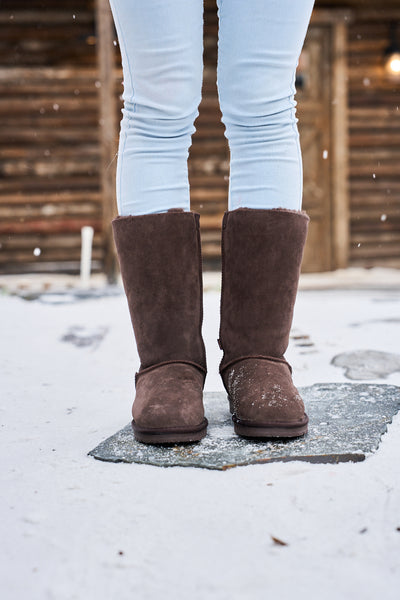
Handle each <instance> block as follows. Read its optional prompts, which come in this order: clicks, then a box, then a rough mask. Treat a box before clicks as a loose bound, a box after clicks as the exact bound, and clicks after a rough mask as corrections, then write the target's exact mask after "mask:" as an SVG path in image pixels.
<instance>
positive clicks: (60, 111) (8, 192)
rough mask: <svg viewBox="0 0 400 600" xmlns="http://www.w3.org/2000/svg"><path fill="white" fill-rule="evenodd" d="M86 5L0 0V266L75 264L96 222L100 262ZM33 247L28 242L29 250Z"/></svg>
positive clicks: (60, 267)
mask: <svg viewBox="0 0 400 600" xmlns="http://www.w3.org/2000/svg"><path fill="white" fill-rule="evenodd" d="M94 36H95V23H94V7H93V3H92V2H89V1H79V2H78V1H77V0H72V1H71V0H41V1H40V2H39V1H37V0H33V1H31V2H29V3H28V2H26V1H22V0H6V1H3V2H2V3H1V5H0V271H1V272H3V273H4V272H14V273H15V272H21V271H55V270H56V271H66V272H76V271H78V270H79V260H80V230H81V227H82V226H83V225H92V226H93V227H94V228H95V236H94V247H93V269H94V270H100V269H101V268H102V258H103V240H102V233H101V213H102V204H101V195H100V179H99V157H100V147H99V127H98V108H99V101H98V96H99V85H100V83H99V81H98V67H97V62H96V48H95V45H94V43H95V37H94ZM35 249H36V250H35Z"/></svg>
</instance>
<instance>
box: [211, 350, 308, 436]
mask: <svg viewBox="0 0 400 600" xmlns="http://www.w3.org/2000/svg"><path fill="white" fill-rule="evenodd" d="M223 380H224V384H225V387H226V389H227V391H228V394H229V399H230V405H231V412H232V413H233V418H234V421H236V422H240V423H243V424H246V425H248V426H249V427H257V428H260V427H261V428H262V427H264V428H265V430H266V435H268V430H269V429H270V428H273V429H274V430H275V429H276V428H278V431H279V428H280V427H282V428H283V429H282V432H283V430H286V429H287V428H289V429H290V428H291V427H294V429H295V430H296V427H302V428H304V425H305V424H306V422H307V421H308V419H307V417H306V415H305V412H304V403H303V400H302V398H301V396H300V394H299V392H298V390H297V388H296V387H295V386H294V384H293V381H292V377H291V373H290V370H289V367H288V365H287V363H283V362H274V361H270V360H267V359H257V358H250V359H244V360H241V361H238V362H237V363H235V364H234V365H232V366H230V367H228V368H227V369H226V371H225V372H224V374H223Z"/></svg>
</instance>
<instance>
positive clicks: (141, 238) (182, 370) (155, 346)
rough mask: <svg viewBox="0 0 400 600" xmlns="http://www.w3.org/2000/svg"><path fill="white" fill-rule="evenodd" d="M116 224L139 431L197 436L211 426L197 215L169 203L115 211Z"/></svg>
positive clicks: (164, 437)
mask: <svg viewBox="0 0 400 600" xmlns="http://www.w3.org/2000/svg"><path fill="white" fill-rule="evenodd" d="M112 227H113V233H114V240H115V245H116V248H117V253H118V259H119V263H120V267H121V275H122V280H123V283H124V288H125V293H126V296H127V300H128V306H129V311H130V315H131V320H132V325H133V330H134V333H135V338H136V343H137V348H138V353H139V356H140V360H141V366H140V369H139V371H138V373H136V377H135V383H136V396H135V400H134V403H133V407H132V417H133V421H132V427H133V431H134V434H135V437H136V439H137V440H138V441H140V442H145V443H153V444H154V443H155V444H157V443H159V444H161V443H170V442H194V441H198V440H200V439H201V438H203V437H204V436H205V435H206V431H207V419H205V417H204V408H203V396H202V395H203V386H204V379H205V375H206V357H205V349H204V343H203V338H202V335H201V326H202V320H203V298H202V295H203V286H202V268H201V248H200V228H199V215H198V214H196V213H193V212H184V211H183V210H180V209H172V210H170V211H168V212H167V213H160V214H150V215H140V216H128V217H117V218H116V219H114V220H113V221H112Z"/></svg>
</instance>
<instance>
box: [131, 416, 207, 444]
mask: <svg viewBox="0 0 400 600" xmlns="http://www.w3.org/2000/svg"><path fill="white" fill-rule="evenodd" d="M207 425H208V421H207V419H204V421H203V422H202V423H200V425H198V426H197V427H195V428H191V429H188V428H187V427H168V428H164V429H162V428H160V429H155V428H154V429H144V428H143V427H139V426H138V425H137V424H136V423H135V421H133V420H132V429H133V433H134V435H135V439H136V440H137V441H138V442H142V443H143V444H178V443H184V442H186V443H190V442H199V441H200V440H202V439H203V437H205V435H206V434H207Z"/></svg>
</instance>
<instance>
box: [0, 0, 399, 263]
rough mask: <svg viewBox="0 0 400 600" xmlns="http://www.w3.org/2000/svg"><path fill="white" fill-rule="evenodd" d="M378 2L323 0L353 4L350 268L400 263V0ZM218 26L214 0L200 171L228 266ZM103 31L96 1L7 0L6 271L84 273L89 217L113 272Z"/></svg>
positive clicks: (205, 225) (197, 190)
mask: <svg viewBox="0 0 400 600" xmlns="http://www.w3.org/2000/svg"><path fill="white" fill-rule="evenodd" d="M368 2H369V0H368V1H367V0H362V1H361V0H353V1H349V2H340V3H339V2H328V1H327V0H319V1H318V0H317V2H316V7H319V6H321V7H328V6H330V7H339V5H340V6H342V7H350V8H352V9H353V11H354V21H353V23H352V24H351V25H350V26H349V32H348V41H349V50H348V65H349V108H350V113H349V118H350V131H349V134H350V218H351V223H350V226H351V248H350V264H352V265H362V266H374V265H388V266H389V265H394V266H400V260H399V254H400V252H399V248H400V214H399V204H400V200H399V199H400V179H399V169H398V165H399V159H400V109H398V107H399V106H400V86H399V83H396V82H393V81H390V80H388V79H387V78H386V77H385V76H384V74H383V69H382V56H383V51H384V48H385V47H386V45H387V44H388V42H389V23H390V20H391V17H389V16H388V15H389V12H388V11H386V10H385V6H386V4H387V5H388V6H389V5H391V3H390V1H387V0H386V1H385V2H382V3H380V5H379V11H378V17H377V16H376V14H375V16H374V17H373V18H371V15H369V16H368V14H367V13H366V12H365V8H366V7H367V8H368V6H369V5H370V6H372V7H373V5H374V4H376V2H375V3H373V2H370V3H369V4H368ZM392 4H393V3H392ZM384 5H385V6H384ZM393 6H394V7H397V8H398V2H397V0H396V2H395V3H394V4H393ZM375 12H376V11H375ZM74 15H75V18H74ZM217 33H218V23H217V15H216V10H215V0H205V50H204V63H205V67H204V82H203V101H202V103H201V106H200V116H199V118H198V119H197V122H196V127H197V131H196V133H195V135H194V137H193V145H192V148H191V150H190V160H189V177H190V182H191V192H192V208H193V209H194V210H198V211H199V212H200V213H201V215H202V231H203V236H202V237H203V254H204V256H205V259H206V261H208V265H212V264H218V255H219V239H220V233H219V229H220V222H221V218H222V214H223V212H224V210H225V209H226V205H227V191H228V173H229V153H228V146H227V141H226V139H225V137H224V135H223V125H222V124H221V122H220V112H219V107H218V96H217V90H216V84H215V79H216V68H215V67H216V60H217ZM95 36H96V31H95V6H94V0H30V1H29V2H28V1H27V0H2V2H1V4H0V272H18V271H19V272H21V271H40V270H42V271H52V270H57V271H69V272H77V271H78V269H79V257H80V229H81V227H82V226H83V225H86V224H90V225H92V226H94V228H95V237H94V248H93V259H94V260H93V268H94V270H100V269H102V268H103V265H104V261H103V258H104V234H103V229H102V226H103V223H102V199H101V179H100V165H101V148H100V138H99V89H100V88H99V86H100V82H99V71H98V64H97V60H96V46H95V43H96V37H95ZM114 51H115V68H116V81H115V94H116V96H117V99H118V115H117V121H118V122H119V120H120V118H121V114H120V112H119V111H120V108H121V101H120V99H119V96H120V95H121V92H122V86H121V79H122V72H121V67H120V63H119V60H120V59H119V50H118V47H117V46H114ZM299 125H300V128H301V123H299ZM115 135H116V139H117V137H118V131H116V134H115ZM374 175H375V177H374ZM37 248H38V249H40V254H38V251H37V250H36V251H35V249H37Z"/></svg>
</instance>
